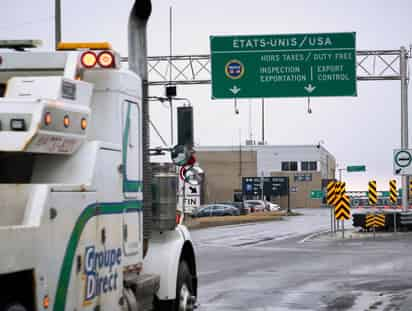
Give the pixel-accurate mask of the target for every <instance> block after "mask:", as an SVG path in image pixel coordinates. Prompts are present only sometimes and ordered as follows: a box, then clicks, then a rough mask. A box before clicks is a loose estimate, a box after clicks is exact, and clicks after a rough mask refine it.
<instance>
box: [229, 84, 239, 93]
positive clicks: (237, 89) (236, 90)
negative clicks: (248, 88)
mask: <svg viewBox="0 0 412 311" xmlns="http://www.w3.org/2000/svg"><path fill="white" fill-rule="evenodd" d="M240 90H241V89H240V88H238V87H237V86H236V85H234V86H233V87H232V88H231V89H229V91H231V92H232V93H233V95H237V93H239V92H240Z"/></svg>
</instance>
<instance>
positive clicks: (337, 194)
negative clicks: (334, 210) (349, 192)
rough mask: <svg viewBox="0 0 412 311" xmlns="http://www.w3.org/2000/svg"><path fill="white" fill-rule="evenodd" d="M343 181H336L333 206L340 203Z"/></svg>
mask: <svg viewBox="0 0 412 311" xmlns="http://www.w3.org/2000/svg"><path fill="white" fill-rule="evenodd" d="M340 189H341V182H340V181H337V182H335V198H334V200H333V203H332V204H333V206H335V207H336V206H337V204H338V203H339V200H340V196H341V190H340Z"/></svg>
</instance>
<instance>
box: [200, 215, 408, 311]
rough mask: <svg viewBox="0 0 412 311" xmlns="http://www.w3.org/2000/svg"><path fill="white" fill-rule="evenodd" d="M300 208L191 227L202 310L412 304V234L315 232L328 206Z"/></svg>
mask: <svg viewBox="0 0 412 311" xmlns="http://www.w3.org/2000/svg"><path fill="white" fill-rule="evenodd" d="M303 212H304V213H305V215H303V216H297V217H290V218H288V219H287V220H284V221H275V222H270V223H256V224H248V225H236V226H226V227H217V228H209V229H202V230H196V231H193V232H192V237H193V239H194V241H195V244H196V246H197V254H198V270H199V309H198V310H199V311H211V310H213V311H216V310H249V311H272V310H276V311H284V310H293V311H300V310H339V311H340V310H354V311H362V310H375V311H379V310H382V311H391V310H393V311H411V310H412V268H411V267H412V234H411V235H409V234H398V235H396V236H395V235H393V234H385V235H383V236H382V235H378V236H377V238H376V240H373V239H372V237H365V236H360V237H359V238H357V237H355V238H352V239H345V240H341V239H340V238H336V237H333V236H331V235H330V234H325V233H323V234H320V235H318V233H319V232H322V231H325V230H328V229H329V228H330V225H329V211H327V210H305V211H303ZM345 226H346V227H350V222H347V224H346V225H345ZM339 236H340V235H339Z"/></svg>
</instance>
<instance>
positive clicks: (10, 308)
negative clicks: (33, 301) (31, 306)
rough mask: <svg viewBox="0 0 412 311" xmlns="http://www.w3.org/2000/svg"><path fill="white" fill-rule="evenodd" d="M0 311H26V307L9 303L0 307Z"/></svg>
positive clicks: (16, 303)
mask: <svg viewBox="0 0 412 311" xmlns="http://www.w3.org/2000/svg"><path fill="white" fill-rule="evenodd" d="M0 311H27V309H26V307H24V306H23V305H22V304H20V303H18V302H13V303H9V304H6V305H4V306H3V305H1V306H0Z"/></svg>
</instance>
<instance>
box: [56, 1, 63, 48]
mask: <svg viewBox="0 0 412 311" xmlns="http://www.w3.org/2000/svg"><path fill="white" fill-rule="evenodd" d="M61 14H62V13H61V0H55V2H54V39H55V42H54V46H55V49H56V50H57V46H58V45H59V42H60V41H61V40H62V21H61Z"/></svg>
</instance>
